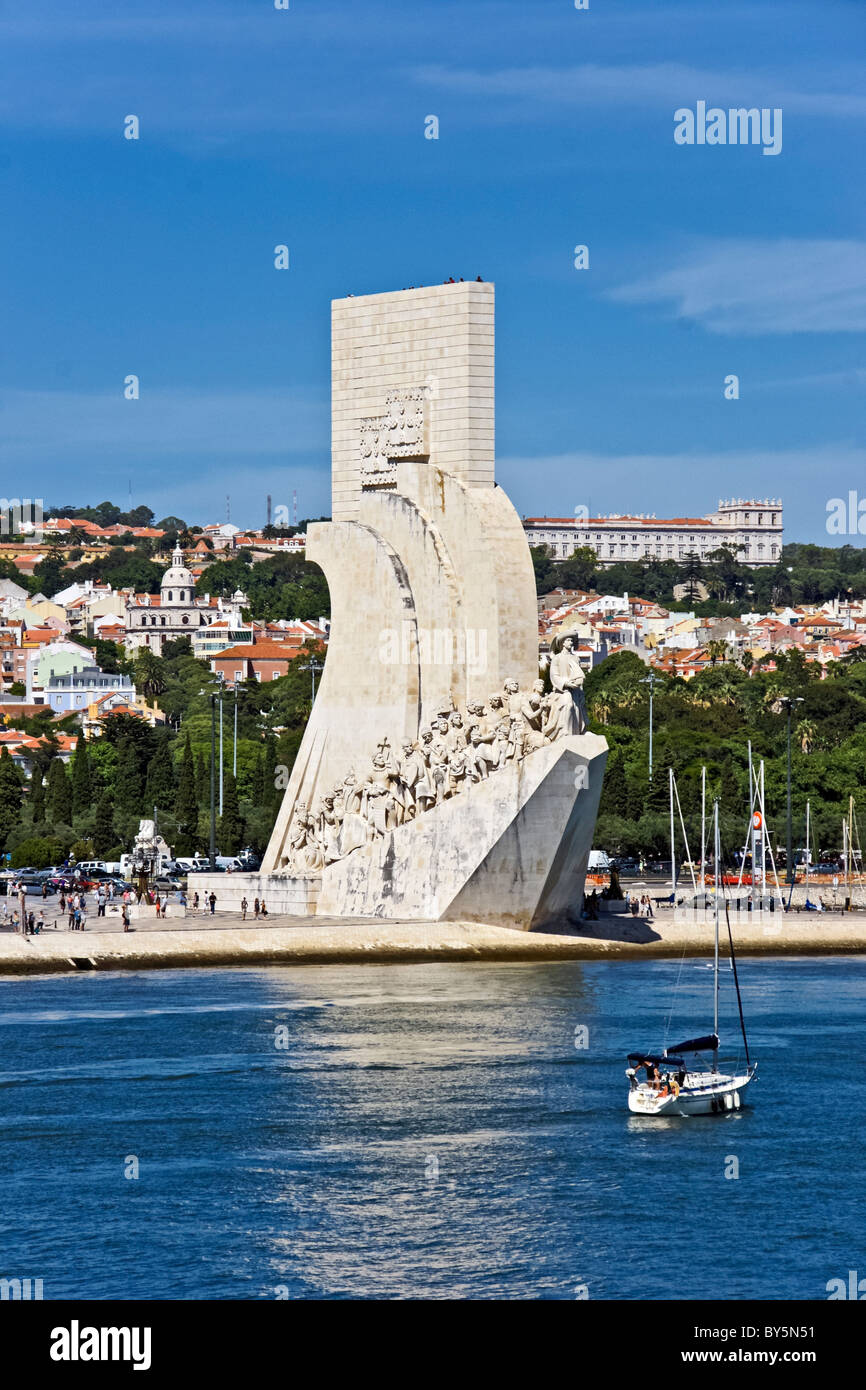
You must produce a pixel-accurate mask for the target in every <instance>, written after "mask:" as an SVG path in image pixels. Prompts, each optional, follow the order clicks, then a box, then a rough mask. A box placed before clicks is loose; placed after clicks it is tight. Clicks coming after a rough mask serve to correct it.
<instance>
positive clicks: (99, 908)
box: [96, 888, 105, 917]
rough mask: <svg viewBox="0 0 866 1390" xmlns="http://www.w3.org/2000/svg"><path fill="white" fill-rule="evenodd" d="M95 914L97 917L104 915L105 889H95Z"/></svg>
mask: <svg viewBox="0 0 866 1390" xmlns="http://www.w3.org/2000/svg"><path fill="white" fill-rule="evenodd" d="M96 915H97V917H104V916H105V889H104V888H100V889H99V890H98V891H97V894H96Z"/></svg>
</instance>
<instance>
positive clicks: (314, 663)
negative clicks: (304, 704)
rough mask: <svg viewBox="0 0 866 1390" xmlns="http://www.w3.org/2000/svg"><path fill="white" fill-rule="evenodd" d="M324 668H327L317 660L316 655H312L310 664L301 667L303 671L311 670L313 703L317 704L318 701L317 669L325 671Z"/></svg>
mask: <svg viewBox="0 0 866 1390" xmlns="http://www.w3.org/2000/svg"><path fill="white" fill-rule="evenodd" d="M324 669H325V668H324V666H323V665H322V663H321V662H320V661H316V659H315V657H310V663H309V665H308V666H302V667H301V670H302V671H309V673H310V680H311V682H312V700H311V704H315V703H316V672H317V671H324Z"/></svg>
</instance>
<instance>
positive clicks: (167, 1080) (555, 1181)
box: [0, 957, 866, 1299]
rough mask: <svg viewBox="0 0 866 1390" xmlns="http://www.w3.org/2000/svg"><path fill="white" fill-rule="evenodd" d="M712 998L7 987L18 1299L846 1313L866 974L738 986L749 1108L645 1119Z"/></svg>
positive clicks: (591, 970) (617, 974) (677, 992)
mask: <svg viewBox="0 0 866 1390" xmlns="http://www.w3.org/2000/svg"><path fill="white" fill-rule="evenodd" d="M711 981H712V975H711V972H710V970H709V968H708V966H707V963H706V962H703V961H694V960H688V961H684V962H679V961H645V962H627V961H620V962H607V963H589V964H587V963H558V964H549V965H538V964H508V965H486V964H485V965H481V964H459V965H456V964H455V965H450V964H425V965H405V966H404V965H398V966H373V965H369V966H365V965H362V966H330V967H305V968H268V969H239V970H228V969H221V970H172V971H153V972H142V973H127V972H119V973H116V974H114V973H112V974H103V973H99V974H86V975H70V976H53V977H44V978H16V979H11V978H5V979H2V980H0V1047H2V1053H0V1155H2V1157H0V1167H2V1174H0V1183H2V1188H0V1190H2V1193H3V1204H2V1205H3V1210H2V1218H0V1221H2V1239H0V1266H2V1267H0V1276H7V1277H30V1278H41V1279H42V1280H43V1288H44V1297H45V1298H46V1299H51V1298H86V1299H102V1298H121V1299H126V1298H146V1299H151V1298H163V1299H201V1298H217V1299H255V1298H271V1299H273V1298H280V1297H283V1298H284V1297H289V1298H353V1299H355V1298H407V1297H408V1298H411V1297H422V1298H445V1297H459V1298H507V1299H519V1298H557V1299H573V1298H575V1297H584V1296H588V1297H589V1298H590V1299H598V1298H611V1299H662V1298H664V1299H676V1298H686V1297H691V1298H695V1297H696V1298H709V1299H740V1298H789V1299H808V1298H824V1297H826V1292H825V1289H826V1284H827V1281H828V1280H830V1279H832V1278H835V1277H843V1278H846V1277H847V1271H848V1270H849V1269H853V1268H858V1260H859V1266H860V1267H862V1271H863V1273H864V1274H866V1255H864V1239H863V1237H864V1224H866V1218H864V1211H866V1204H864V1202H863V1199H862V1193H863V1189H864V1177H866V1172H864V1169H866V1160H864V1147H863V1140H862V1133H863V1104H862V1091H861V1090H860V1087H861V1086H862V1084H863V1062H862V1058H861V1056H860V1055H859V1053H860V1051H861V1050H862V1048H861V1044H862V1040H863V1038H864V1034H866V1029H864V1013H866V1004H864V994H866V992H864V983H866V960H864V959H863V958H841V957H832V958H822V959H817V958H812V959H763V960H746V961H744V962H742V964H741V983H742V986H743V994H744V1001H745V1007H746V1014H747V1024H748V1027H749V1044H750V1048H751V1050H752V1053H753V1055H754V1056H755V1057H757V1059H758V1062H759V1072H758V1080H757V1082H756V1083H755V1084H754V1085H753V1086H752V1087H750V1089H749V1098H750V1102H751V1103H750V1105H749V1108H748V1109H745V1110H743V1111H740V1112H739V1113H736V1114H734V1115H732V1116H726V1117H724V1118H714V1117H706V1118H694V1119H689V1120H686V1119H681V1120H667V1121H664V1120H656V1121H653V1120H647V1119H643V1118H642V1117H632V1116H630V1115H629V1114H628V1112H627V1109H626V1081H625V1077H624V1067H625V1055H626V1053H627V1052H629V1051H631V1050H635V1049H641V1048H652V1047H658V1046H660V1045H661V1044H662V1043H664V1042H665V1041H667V1042H668V1043H675V1042H677V1041H678V1040H680V1039H682V1038H683V1037H687V1036H694V1035H695V1033H701V1032H706V1031H709V1030H710V1028H711V1026H712V996H711ZM723 985H724V987H725V988H724V989H723V993H722V1005H723V1020H724V1023H723V1025H722V1026H721V1027H720V1032H721V1033H722V1039H723V1045H724V1044H725V1043H726V1042H730V1043H731V1044H732V1046H733V1050H734V1051H736V1046H737V1036H736V1035H737V1031H738V1030H737V1026H736V1011H735V1004H734V1003H733V1000H732V995H731V990H730V988H729V986H730V978H728V979H724V978H723ZM732 1010H733V1012H732ZM672 1011H673V1016H672V1018H671V1020H670V1022H669V1023H668V1016H669V1015H670V1014H671V1012H672ZM666 1028H667V1032H666ZM583 1029H586V1030H587V1032H588V1037H585V1035H584V1034H583V1032H582V1031H581V1030H583ZM583 1042H586V1043H587V1045H586V1046H582V1045H580V1044H582V1043H583ZM576 1044H579V1045H576ZM736 1172H738V1176H734V1174H735V1173H736ZM136 1173H137V1176H136Z"/></svg>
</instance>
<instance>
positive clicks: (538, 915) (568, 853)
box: [318, 734, 607, 931]
mask: <svg viewBox="0 0 866 1390" xmlns="http://www.w3.org/2000/svg"><path fill="white" fill-rule="evenodd" d="M606 758H607V744H606V743H605V741H604V739H603V738H600V737H599V736H598V735H597V734H575V735H572V736H571V737H568V738H563V739H560V740H558V741H557V742H556V743H552V744H547V745H546V746H545V747H543V748H539V749H537V750H536V751H535V752H533V753H529V754H527V755H526V757H525V758H523V759H522V761H520V762H514V763H510V764H508V765H507V766H506V767H504V768H502V769H500V770H499V771H498V772H495V773H492V774H491V775H490V777H488V779H487V780H486V781H484V782H478V783H476V784H475V785H474V786H471V787H467V788H465V789H464V790H463V791H461V793H460V795H459V796H456V797H453V798H452V799H451V800H449V801H444V802H443V803H442V804H441V805H440V806H437V807H435V808H434V809H432V810H429V811H427V812H425V813H424V815H422V816H418V817H417V819H416V820H414V821H411V822H410V823H409V824H408V825H403V826H400V827H399V829H396V830H392V831H389V832H388V833H387V834H385V835H384V836H383V837H382V838H380V839H377V840H374V841H373V843H372V844H369V845H364V846H363V847H362V848H361V849H358V850H355V851H354V853H352V854H349V855H347V856H346V858H345V859H339V860H337V862H336V863H334V864H330V865H328V867H327V868H326V869H325V870H324V871H323V873H322V892H321V896H320V898H319V903H318V911H319V912H320V913H321V914H322V915H323V916H326V917H377V918H394V919H399V920H402V921H426V922H436V921H455V920H457V921H464V922H465V921H471V922H489V923H491V924H492V925H501V926H510V927H517V928H519V929H521V930H523V931H526V930H529V929H530V928H533V927H542V926H550V925H553V924H554V923H559V924H567V923H569V922H576V921H578V920H579V917H580V911H581V907H582V905H583V885H584V879H585V877H586V868H587V863H588V860H589V852H590V850H591V849H592V836H593V831H594V828H595V820H596V815H597V813H598V802H599V797H600V795H601V782H602V776H603V774H604V764H605V761H606Z"/></svg>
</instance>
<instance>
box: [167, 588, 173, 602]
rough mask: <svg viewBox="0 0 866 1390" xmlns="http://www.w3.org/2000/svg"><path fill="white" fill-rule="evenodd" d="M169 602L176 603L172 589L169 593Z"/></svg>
mask: <svg viewBox="0 0 866 1390" xmlns="http://www.w3.org/2000/svg"><path fill="white" fill-rule="evenodd" d="M168 601H169V603H172V602H173V601H174V594H173V593H172V592H171V589H169V591H168Z"/></svg>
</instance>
